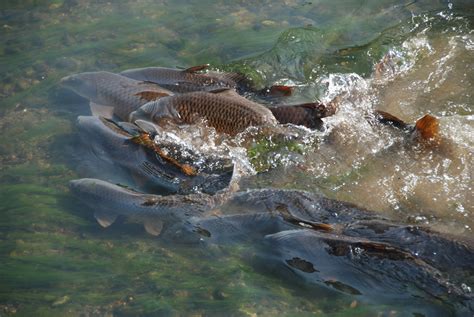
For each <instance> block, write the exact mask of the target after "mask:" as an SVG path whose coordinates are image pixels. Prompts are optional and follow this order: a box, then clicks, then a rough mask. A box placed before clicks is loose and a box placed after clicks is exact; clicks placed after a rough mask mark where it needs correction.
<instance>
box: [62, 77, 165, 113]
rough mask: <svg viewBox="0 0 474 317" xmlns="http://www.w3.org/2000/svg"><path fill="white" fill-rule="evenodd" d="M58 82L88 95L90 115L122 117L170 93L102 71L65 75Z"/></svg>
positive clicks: (160, 88)
mask: <svg viewBox="0 0 474 317" xmlns="http://www.w3.org/2000/svg"><path fill="white" fill-rule="evenodd" d="M61 85H62V86H64V87H66V88H69V89H71V90H73V91H74V92H76V93H77V94H78V95H80V96H82V97H84V98H87V99H89V101H90V102H91V110H92V112H93V114H94V115H96V114H99V115H102V116H105V117H109V118H110V117H111V115H116V116H117V117H118V118H120V119H121V120H123V121H127V120H128V116H129V114H130V113H131V112H132V111H135V110H136V109H138V108H139V107H140V106H142V105H144V104H146V103H147V102H149V101H152V100H156V99H159V98H161V97H164V96H171V95H173V92H171V91H169V90H167V89H164V88H162V87H160V86H158V85H156V84H152V83H145V82H142V81H137V80H134V79H130V78H127V77H124V76H120V75H116V74H113V73H109V72H103V71H101V72H88V73H80V74H75V75H71V76H67V77H64V78H63V79H61Z"/></svg>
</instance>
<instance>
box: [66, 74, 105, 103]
mask: <svg viewBox="0 0 474 317" xmlns="http://www.w3.org/2000/svg"><path fill="white" fill-rule="evenodd" d="M97 75H98V73H97V72H88V73H80V74H74V75H70V76H66V77H64V78H62V79H61V81H60V84H61V86H63V87H66V88H68V89H71V90H72V91H74V92H75V93H77V94H78V95H80V96H82V97H84V98H88V99H90V100H92V99H95V98H96V97H97V80H98V76H97Z"/></svg>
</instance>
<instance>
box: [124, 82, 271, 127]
mask: <svg viewBox="0 0 474 317" xmlns="http://www.w3.org/2000/svg"><path fill="white" fill-rule="evenodd" d="M196 117H199V118H204V119H206V120H207V122H208V124H209V126H211V127H214V128H215V129H216V131H217V132H221V133H227V134H229V135H235V134H237V133H239V132H242V131H244V130H245V129H246V128H248V127H250V126H264V125H275V124H277V123H278V122H277V120H276V119H275V117H274V116H273V114H272V112H271V111H270V110H269V109H268V108H266V107H264V106H263V105H260V104H258V103H255V102H253V101H250V100H248V99H246V98H244V97H241V96H239V95H238V94H237V93H235V92H233V91H230V90H228V91H226V92H225V93H209V92H193V93H187V94H182V95H175V96H171V97H165V98H161V99H160V100H157V101H154V102H150V103H148V104H146V105H144V106H143V107H141V108H140V109H138V110H137V111H135V112H134V113H132V114H131V120H132V121H134V120H136V119H143V118H145V119H148V120H152V121H154V122H156V123H160V121H161V119H164V118H169V119H173V120H175V121H178V122H179V123H184V124H190V123H193V122H194V121H195V120H196Z"/></svg>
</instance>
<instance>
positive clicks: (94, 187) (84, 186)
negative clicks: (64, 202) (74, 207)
mask: <svg viewBox="0 0 474 317" xmlns="http://www.w3.org/2000/svg"><path fill="white" fill-rule="evenodd" d="M98 181H99V180H97V179H92V178H82V179H75V180H72V181H70V182H69V190H70V191H71V192H72V193H73V194H74V195H75V196H76V197H78V198H79V199H80V200H82V201H84V202H86V203H93V202H94V201H96V200H97V197H98V194H99V192H100V188H99V187H100V186H99V184H98ZM99 182H100V181H99Z"/></svg>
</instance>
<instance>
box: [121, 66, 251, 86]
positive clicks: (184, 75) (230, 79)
mask: <svg viewBox="0 0 474 317" xmlns="http://www.w3.org/2000/svg"><path fill="white" fill-rule="evenodd" d="M205 68H207V66H197V67H191V68H189V69H184V70H182V69H173V68H166V67H146V68H136V69H130V70H126V71H123V72H121V73H120V74H121V75H123V76H126V77H129V78H132V79H136V80H142V81H148V82H152V83H156V84H158V85H160V86H161V87H163V88H166V89H169V90H171V91H174V92H176V93H186V92H194V91H201V90H212V89H216V88H237V87H238V86H239V84H244V85H248V84H247V83H246V81H247V80H246V78H245V77H244V76H243V75H241V74H238V73H217V72H209V73H197V72H196V71H197V70H203V69H205Z"/></svg>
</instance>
